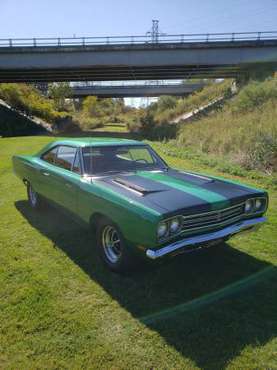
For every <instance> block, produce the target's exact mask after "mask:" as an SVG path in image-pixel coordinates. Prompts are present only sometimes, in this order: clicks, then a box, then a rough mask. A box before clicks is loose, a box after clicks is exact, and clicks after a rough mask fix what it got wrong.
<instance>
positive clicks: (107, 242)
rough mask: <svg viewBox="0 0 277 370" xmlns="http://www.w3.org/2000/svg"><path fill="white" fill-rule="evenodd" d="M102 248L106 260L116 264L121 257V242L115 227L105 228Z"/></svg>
mask: <svg viewBox="0 0 277 370" xmlns="http://www.w3.org/2000/svg"><path fill="white" fill-rule="evenodd" d="M102 246H103V248H104V253H105V256H106V258H107V259H108V261H109V262H111V263H116V262H117V261H118V260H119V259H120V257H121V253H122V250H121V240H120V237H119V235H118V232H117V230H116V229H115V228H114V227H113V226H105V227H104V229H103V233H102Z"/></svg>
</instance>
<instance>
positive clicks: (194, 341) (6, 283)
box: [0, 137, 277, 370]
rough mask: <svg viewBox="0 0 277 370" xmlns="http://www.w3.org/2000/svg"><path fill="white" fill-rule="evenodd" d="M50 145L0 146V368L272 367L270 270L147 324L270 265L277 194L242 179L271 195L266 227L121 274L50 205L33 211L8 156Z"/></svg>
mask: <svg viewBox="0 0 277 370" xmlns="http://www.w3.org/2000/svg"><path fill="white" fill-rule="evenodd" d="M50 140H53V139H52V138H49V137H21V138H8V139H0V191H1V193H0V282H1V284H0V368H1V369H37V368H39V369H46V368H47V369H63V368H64V369H81V368H92V369H94V368H100V369H133V368H134V369H199V368H201V369H208V370H217V369H223V368H228V369H277V338H276V334H277V274H276V273H275V269H274V273H271V274H270V275H268V276H265V277H264V278H263V279H261V280H259V281H258V282H257V283H256V284H255V285H251V286H246V287H245V289H244V290H243V291H239V292H233V294H232V295H229V294H227V295H226V297H225V298H224V299H221V300H219V301H213V302H210V304H207V305H205V306H203V307H194V306H193V305H192V306H189V307H190V308H189V309H187V310H183V312H182V310H181V312H177V313H176V314H173V315H169V317H168V318H167V319H164V318H160V319H159V318H157V320H148V321H146V320H145V319H144V318H145V316H149V315H152V314H153V313H158V312H160V311H162V310H165V309H170V308H173V307H175V306H178V305H180V304H185V303H187V302H191V301H192V300H193V299H197V298H200V297H202V296H204V295H207V294H209V293H212V292H214V291H217V290H219V289H223V288H224V287H228V286H230V285H231V284H234V283H236V282H238V281H239V280H241V279H245V278H247V277H248V276H252V275H253V274H255V273H257V272H260V271H262V270H263V269H265V268H270V267H272V266H276V265H277V190H276V188H274V187H270V186H269V185H268V183H263V180H262V179H259V180H251V179H248V178H244V179H243V181H244V182H248V183H250V184H253V185H255V186H260V187H264V186H267V188H268V191H269V194H270V208H269V211H268V217H269V221H268V223H267V224H266V225H265V226H264V227H263V228H262V229H260V231H258V232H257V233H253V234H248V235H247V236H244V237H237V238H235V239H233V240H232V241H230V242H229V243H228V244H225V245H222V246H220V247H216V248H210V249H207V250H204V251H201V252H197V253H194V254H188V255H180V256H178V257H176V258H175V259H171V260H170V261H169V262H168V263H166V264H159V265H157V266H153V267H152V268H150V267H145V268H144V269H143V270H142V271H141V272H137V273H136V274H134V275H133V276H130V277H121V276H118V275H115V274H113V273H111V272H109V271H107V270H105V269H104V268H103V267H102V265H101V263H100V261H99V259H98V257H97V255H96V253H95V250H94V238H93V235H91V234H90V233H88V232H87V231H86V230H83V229H81V228H80V227H79V226H78V225H77V224H75V223H74V222H73V221H71V220H69V219H67V218H65V216H63V215H61V214H59V213H58V212H57V211H55V210H53V209H51V208H49V209H47V211H45V212H44V213H42V214H37V213H35V212H34V211H32V210H30V209H29V207H28V205H27V202H26V194H25V187H24V186H23V184H21V183H20V181H19V180H18V179H17V178H16V177H15V176H14V175H13V173H12V169H11V156H12V155H13V154H20V153H26V154H27V153H35V152H36V151H37V150H38V149H40V148H41V147H42V145H44V144H46V143H47V142H49V141H50ZM164 145H166V144H164ZM154 147H156V148H157V149H158V151H160V152H161V151H162V150H161V146H160V144H154ZM164 158H165V159H166V160H167V161H168V163H169V164H171V165H173V166H175V167H179V168H186V169H188V170H199V171H203V172H206V173H213V174H216V175H222V173H220V172H218V171H217V170H215V169H212V168H210V167H208V166H205V165H203V163H197V161H196V160H188V159H182V158H177V157H174V156H170V155H165V156H164ZM225 176H226V177H229V178H235V176H231V175H226V174H225ZM271 271H272V270H271ZM227 293H228V292H227Z"/></svg>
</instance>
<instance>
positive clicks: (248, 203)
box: [244, 199, 254, 213]
mask: <svg viewBox="0 0 277 370" xmlns="http://www.w3.org/2000/svg"><path fill="white" fill-rule="evenodd" d="M253 208H254V204H253V200H252V199H248V200H247V201H246V202H245V206H244V210H245V212H246V213H250V212H252V211H253Z"/></svg>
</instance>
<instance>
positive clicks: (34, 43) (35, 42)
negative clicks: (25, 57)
mask: <svg viewBox="0 0 277 370" xmlns="http://www.w3.org/2000/svg"><path fill="white" fill-rule="evenodd" d="M33 45H34V46H37V40H36V39H35V38H33Z"/></svg>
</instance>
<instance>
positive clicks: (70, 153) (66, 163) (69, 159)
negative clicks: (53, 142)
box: [55, 146, 77, 171]
mask: <svg viewBox="0 0 277 370" xmlns="http://www.w3.org/2000/svg"><path fill="white" fill-rule="evenodd" d="M76 150H77V149H76V148H73V147H70V146H60V147H59V150H58V153H57V157H56V162H55V164H56V166H59V167H62V168H64V169H66V170H69V171H70V170H71V168H72V165H73V162H74V158H75V154H76Z"/></svg>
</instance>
